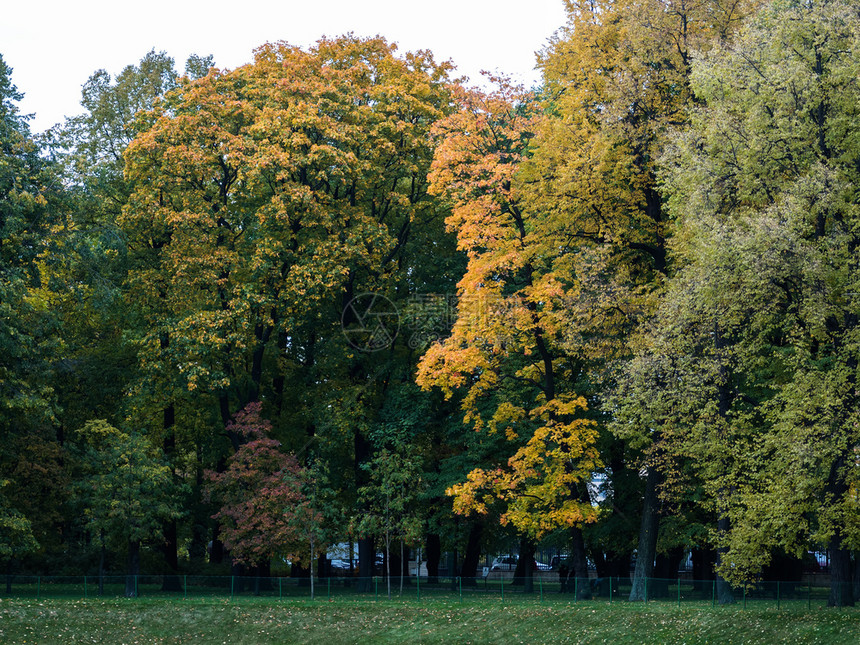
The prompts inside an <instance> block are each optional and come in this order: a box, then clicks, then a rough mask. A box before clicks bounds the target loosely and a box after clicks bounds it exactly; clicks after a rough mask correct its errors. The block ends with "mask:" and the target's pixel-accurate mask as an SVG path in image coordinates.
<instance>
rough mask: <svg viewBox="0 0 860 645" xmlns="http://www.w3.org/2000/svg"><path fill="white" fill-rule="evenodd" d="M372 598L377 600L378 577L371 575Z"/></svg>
mask: <svg viewBox="0 0 860 645" xmlns="http://www.w3.org/2000/svg"><path fill="white" fill-rule="evenodd" d="M373 599H374V600H379V577H378V576H373Z"/></svg>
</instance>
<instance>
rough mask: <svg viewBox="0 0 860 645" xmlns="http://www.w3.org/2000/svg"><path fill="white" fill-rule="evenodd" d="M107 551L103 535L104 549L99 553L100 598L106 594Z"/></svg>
mask: <svg viewBox="0 0 860 645" xmlns="http://www.w3.org/2000/svg"><path fill="white" fill-rule="evenodd" d="M105 551H106V549H105V544H104V535H102V548H101V550H100V551H99V596H103V595H104V593H105Z"/></svg>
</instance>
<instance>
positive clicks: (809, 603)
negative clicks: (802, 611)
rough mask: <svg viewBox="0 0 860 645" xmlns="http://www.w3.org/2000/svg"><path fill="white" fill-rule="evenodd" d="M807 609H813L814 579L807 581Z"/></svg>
mask: <svg viewBox="0 0 860 645" xmlns="http://www.w3.org/2000/svg"><path fill="white" fill-rule="evenodd" d="M806 585H807V586H806V609H807V611H809V610H810V609H812V580H810V581H809V582H807V583H806Z"/></svg>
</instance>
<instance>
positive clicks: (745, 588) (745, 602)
mask: <svg viewBox="0 0 860 645" xmlns="http://www.w3.org/2000/svg"><path fill="white" fill-rule="evenodd" d="M746 608H747V584H746V583H744V609H746Z"/></svg>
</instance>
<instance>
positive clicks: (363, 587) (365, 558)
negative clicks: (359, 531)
mask: <svg viewBox="0 0 860 645" xmlns="http://www.w3.org/2000/svg"><path fill="white" fill-rule="evenodd" d="M375 568H376V548H375V545H374V544H373V538H359V540H358V589H359V591H362V592H365V593H366V592H368V591H370V589H371V582H372V581H371V579H372V578H373V576H374V575H375V571H374V569H375Z"/></svg>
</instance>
